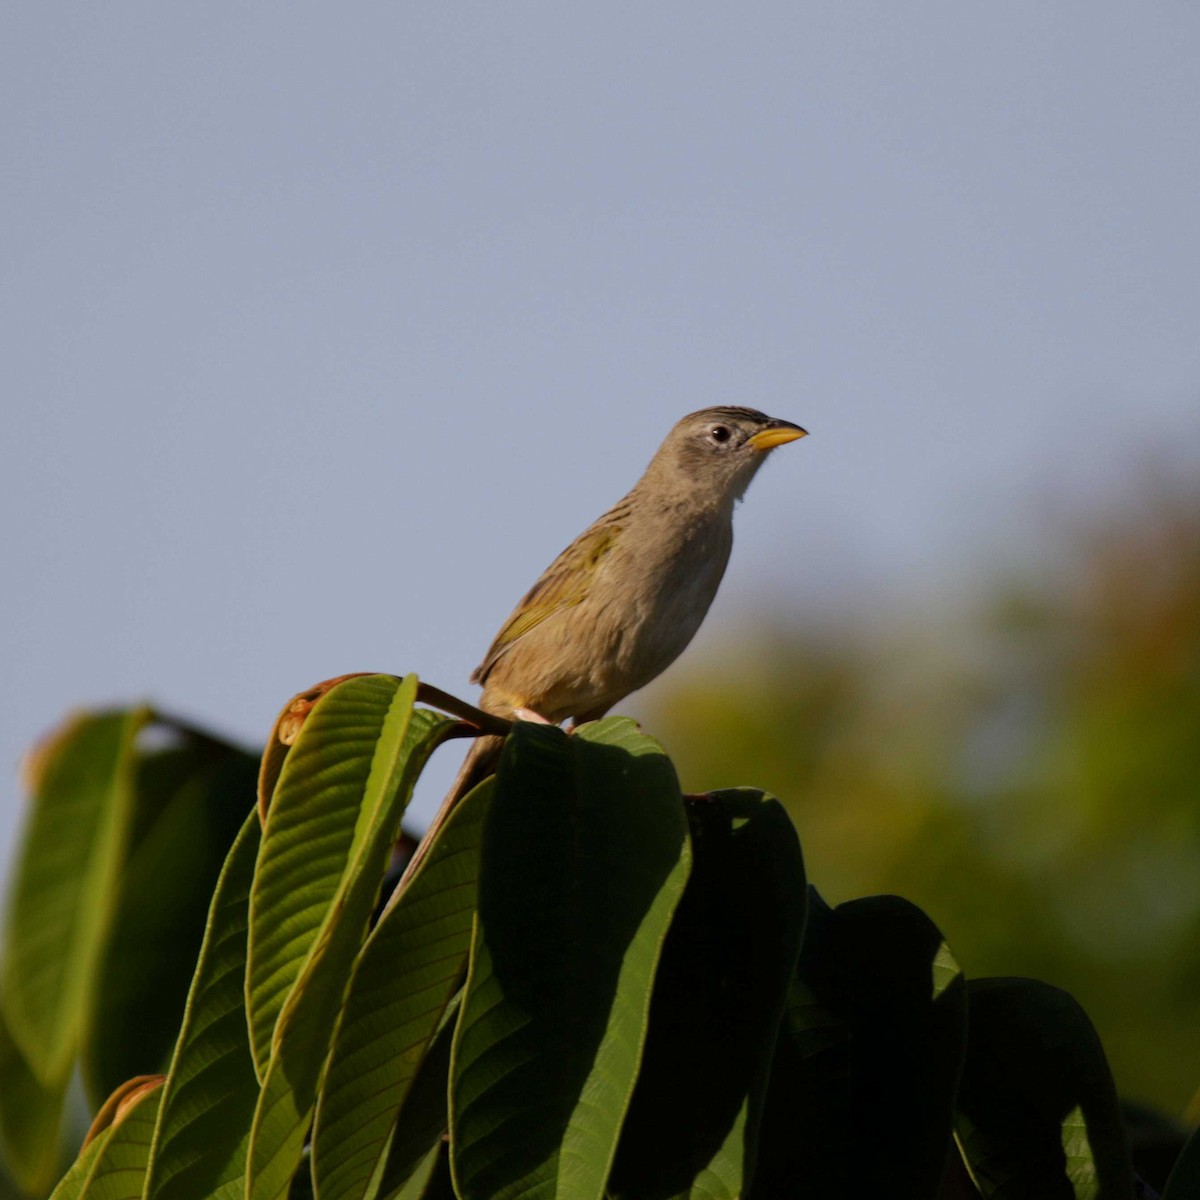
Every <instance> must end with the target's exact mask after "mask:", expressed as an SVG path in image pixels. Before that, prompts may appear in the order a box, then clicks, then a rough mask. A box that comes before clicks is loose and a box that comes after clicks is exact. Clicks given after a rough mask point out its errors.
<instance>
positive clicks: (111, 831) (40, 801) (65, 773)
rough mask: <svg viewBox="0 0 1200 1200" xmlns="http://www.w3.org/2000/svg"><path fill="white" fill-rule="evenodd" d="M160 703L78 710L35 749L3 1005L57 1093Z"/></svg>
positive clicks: (0, 996)
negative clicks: (141, 746)
mask: <svg viewBox="0 0 1200 1200" xmlns="http://www.w3.org/2000/svg"><path fill="white" fill-rule="evenodd" d="M149 719H150V711H149V709H146V708H136V709H131V710H128V711H121V712H109V713H99V714H95V715H85V716H81V717H78V718H77V719H75V720H74V721H71V722H70V723H68V724H67V725H66V726H65V727H64V728H63V729H62V730H60V731H59V732H58V733H57V734H55V735H54V737H53V738H52V739H51V741H49V742H48V743H47V744H46V745H44V746H42V747H41V748H39V750H38V751H36V752H35V758H34V763H35V771H36V779H35V783H34V798H33V808H32V811H31V813H30V815H29V820H28V824H27V827H26V830H25V836H24V844H23V847H22V851H21V854H20V857H19V858H18V859H17V864H16V878H15V882H14V884H13V890H12V894H11V896H10V899H9V906H8V912H7V921H6V925H5V936H4V944H5V947H6V955H5V959H4V964H3V968H2V969H0V1003H2V1004H3V1007H4V1012H5V1017H6V1019H7V1022H8V1027H9V1031H10V1032H11V1034H12V1037H13V1039H14V1041H15V1042H16V1044H17V1045H18V1046H19V1047H20V1049H21V1053H22V1055H23V1057H24V1059H25V1061H26V1062H27V1063H28V1064H29V1067H30V1069H31V1070H32V1071H33V1073H34V1074H35V1075H36V1076H37V1077H38V1078H39V1079H40V1080H41V1081H42V1083H43V1084H44V1085H45V1086H46V1087H47V1089H48V1090H49V1091H54V1090H55V1089H56V1088H57V1087H58V1086H60V1085H61V1083H62V1082H63V1081H64V1080H65V1078H66V1076H67V1074H68V1073H69V1072H70V1069H71V1063H72V1061H73V1060H74V1057H75V1054H76V1051H77V1049H78V1045H79V1038H80V1035H81V1031H82V1025H83V1020H84V1014H85V1012H86V1005H87V1001H88V998H89V996H90V995H91V994H92V988H93V984H94V979H95V973H96V966H97V961H98V958H99V954H100V951H101V948H102V946H103V944H104V939H105V936H106V934H107V931H108V928H109V922H110V920H111V916H112V911H113V905H114V902H115V899H116V884H117V880H118V877H119V871H120V867H121V863H122V860H123V858H124V854H125V844H126V837H127V833H128V826H129V820H130V815H131V811H132V798H133V786H132V777H131V776H132V762H133V744H134V739H135V738H136V737H137V734H138V731H139V730H140V729H141V728H142V727H143V726H144V725H145V724H146V722H147V721H149Z"/></svg>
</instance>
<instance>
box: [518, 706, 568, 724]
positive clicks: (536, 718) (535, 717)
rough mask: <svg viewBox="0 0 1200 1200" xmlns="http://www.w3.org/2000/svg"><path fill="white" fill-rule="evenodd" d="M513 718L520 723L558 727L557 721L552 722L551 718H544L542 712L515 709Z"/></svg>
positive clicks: (530, 709)
mask: <svg viewBox="0 0 1200 1200" xmlns="http://www.w3.org/2000/svg"><path fill="white" fill-rule="evenodd" d="M513 716H514V717H516V718H517V720H518V721H532V722H533V724H534V725H557V724H558V722H557V721H551V720H550V718H549V717H543V716H542V714H541V713H540V712H534V711H533V709H532V708H514V709H513Z"/></svg>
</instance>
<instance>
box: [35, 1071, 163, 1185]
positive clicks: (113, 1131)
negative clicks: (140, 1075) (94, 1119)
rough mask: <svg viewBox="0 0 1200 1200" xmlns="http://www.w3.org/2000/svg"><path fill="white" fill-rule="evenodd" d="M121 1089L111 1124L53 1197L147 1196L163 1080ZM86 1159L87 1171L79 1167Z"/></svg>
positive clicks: (84, 1153) (90, 1147)
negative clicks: (144, 1192)
mask: <svg viewBox="0 0 1200 1200" xmlns="http://www.w3.org/2000/svg"><path fill="white" fill-rule="evenodd" d="M121 1092H122V1095H121V1097H120V1103H119V1104H115V1105H114V1106H113V1118H112V1121H111V1123H110V1124H108V1125H106V1126H105V1127H104V1128H103V1129H102V1130H101V1131H99V1132H98V1133H97V1135H96V1137H95V1138H94V1140H93V1141H92V1142H91V1143H90V1144H89V1145H88V1146H87V1147H85V1149H84V1151H83V1154H82V1155H81V1157H80V1162H79V1163H77V1164H76V1169H73V1170H72V1171H70V1172H68V1174H67V1176H66V1178H64V1180H63V1182H62V1183H61V1184H60V1185H59V1187H58V1188H57V1189H55V1192H54V1200H132V1198H133V1197H137V1196H140V1195H141V1194H142V1185H143V1183H144V1181H145V1177H146V1163H147V1161H148V1160H149V1155H150V1141H151V1138H152V1137H153V1134H154V1123H155V1119H156V1117H157V1116H158V1107H159V1102H160V1100H161V1098H162V1080H161V1078H155V1079H154V1080H147V1081H144V1082H141V1083H139V1084H138V1085H137V1086H135V1087H126V1088H122V1089H121ZM84 1163H86V1164H87V1165H86V1169H85V1170H81V1169H79V1168H82V1167H83V1165H84ZM76 1187H77V1188H78V1190H75V1189H76Z"/></svg>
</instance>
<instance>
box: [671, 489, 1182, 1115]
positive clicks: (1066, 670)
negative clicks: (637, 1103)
mask: <svg viewBox="0 0 1200 1200" xmlns="http://www.w3.org/2000/svg"><path fill="white" fill-rule="evenodd" d="M1052 536H1053V535H1052ZM1057 542H1058V546H1059V549H1058V553H1057V554H1056V555H1055V557H1054V560H1053V561H1055V562H1056V563H1057V564H1058V567H1057V569H1056V570H1054V571H1053V572H1051V573H1050V574H1049V576H1048V575H1047V573H1046V572H1045V571H1044V570H1041V571H1039V573H1038V576H1037V581H1036V582H1032V581H1030V580H1028V579H1024V580H1022V579H1017V580H1015V581H1014V580H1012V579H1008V578H1001V579H999V580H994V581H993V582H992V584H991V585H990V586H988V585H987V584H986V583H984V584H982V585H981V586H980V587H979V589H978V591H977V592H976V594H975V596H974V598H973V600H972V602H971V603H970V604H962V605H960V607H959V609H958V610H957V611H951V610H949V609H948V608H947V607H946V606H945V605H941V606H938V607H930V608H928V609H926V610H925V611H921V612H919V613H915V614H914V613H912V612H905V611H895V608H893V609H891V610H889V602H888V598H887V597H886V596H880V597H878V598H877V599H876V601H875V602H874V604H873V608H872V611H871V613H870V616H869V619H863V617H862V613H861V606H859V607H858V609H857V610H856V615H850V614H849V613H848V614H847V615H845V616H843V617H841V618H838V619H835V620H834V621H832V622H826V623H824V624H821V625H819V626H805V624H804V623H803V621H802V620H801V621H799V622H798V623H795V624H779V623H776V624H773V625H769V626H764V627H761V628H762V632H761V633H760V634H759V635H758V637H757V639H756V640H755V641H752V642H751V643H750V644H749V645H747V646H741V647H737V648H736V658H731V659H729V660H728V662H726V663H725V664H724V665H722V664H716V663H712V662H710V663H708V664H705V663H703V662H702V663H700V664H699V665H693V666H692V667H691V668H690V669H689V668H688V667H687V666H686V665H685V666H683V667H682V668H681V669H680V670H677V671H676V672H674V673H673V674H672V675H671V676H670V677H668V681H667V686H666V690H665V691H662V692H660V693H659V695H660V697H662V698H661V699H660V700H659V703H658V706H657V707H656V709H655V711H654V712H653V714H652V715H651V716H650V719H649V723H650V725H651V727H653V728H654V729H655V730H656V732H657V733H658V734H659V736H660V737H661V738H662V740H663V742H664V744H665V745H666V747H667V749H668V751H669V752H670V753H671V755H672V757H673V758H674V760H675V762H676V764H677V765H678V767H679V769H680V771H681V774H682V778H683V784H684V787H685V789H686V788H699V787H701V786H703V787H704V788H711V787H719V786H723V785H724V784H726V783H733V782H741V781H744V780H746V779H753V780H754V781H755V783H757V784H759V785H761V786H762V787H764V788H767V789H769V790H771V791H773V792H775V793H776V794H777V795H779V796H780V797H781V798H782V799H783V800H784V801H785V803H786V804H787V805H788V806H789V811H790V812H791V815H792V817H793V819H794V821H795V823H796V825H797V827H798V829H799V832H800V836H801V839H802V840H803V842H804V846H805V850H806V858H807V860H808V862H809V864H810V868H811V875H812V878H813V881H814V883H815V884H816V885H817V886H818V887H819V888H820V889H821V891H822V892H823V893H825V894H826V895H828V896H829V897H830V898H831V899H832V900H834V901H837V900H843V899H847V898H849V897H852V896H858V895H863V894H869V893H872V892H896V893H899V894H901V895H904V896H907V897H908V898H910V899H911V900H913V901H914V902H916V903H917V904H919V905H920V906H921V907H922V908H924V909H925V910H926V911H927V912H929V914H930V915H931V916H932V917H933V919H934V920H935V921H937V922H938V923H939V924H940V925H941V926H942V927H943V928H946V929H950V930H953V941H954V948H955V952H956V954H957V956H958V958H959V961H960V962H961V963H962V965H963V967H964V969H965V970H966V972H967V974H968V975H969V976H980V975H987V974H991V973H1004V974H1024V975H1030V976H1033V977H1036V978H1039V979H1043V980H1046V981H1048V982H1050V983H1053V984H1057V985H1059V986H1061V987H1063V988H1065V989H1067V990H1068V991H1070V992H1071V993H1072V994H1073V995H1074V996H1076V997H1077V998H1078V999H1079V1001H1080V1002H1081V1003H1082V1004H1083V1006H1084V1007H1085V1008H1086V1010H1087V1011H1088V1013H1089V1015H1090V1016H1091V1017H1092V1019H1093V1020H1094V1021H1095V1023H1096V1025H1097V1027H1098V1029H1099V1031H1100V1034H1101V1036H1102V1038H1103V1040H1104V1044H1105V1046H1106V1048H1107V1050H1108V1053H1109V1057H1110V1059H1111V1061H1112V1064H1113V1067H1114V1071H1115V1074H1116V1079H1117V1083H1118V1086H1119V1088H1120V1089H1121V1091H1122V1093H1123V1094H1125V1095H1127V1096H1130V1097H1140V1098H1143V1099H1145V1100H1148V1101H1151V1102H1154V1103H1156V1104H1160V1105H1164V1106H1166V1107H1167V1108H1168V1109H1169V1110H1171V1111H1175V1112H1179V1111H1181V1110H1182V1109H1184V1107H1185V1106H1186V1105H1187V1104H1188V1102H1189V1099H1190V1098H1191V1097H1192V1093H1193V1091H1194V1089H1195V1077H1196V1063H1197V1062H1198V1061H1200V1021H1197V1019H1196V1014H1197V1012H1200V490H1197V489H1195V488H1191V487H1173V488H1172V487H1165V486H1159V487H1156V488H1154V489H1153V490H1152V491H1151V490H1148V489H1147V490H1143V491H1142V492H1141V493H1139V494H1138V496H1137V497H1136V498H1135V499H1133V500H1131V501H1130V502H1128V503H1126V504H1125V505H1123V506H1122V508H1121V511H1120V512H1119V513H1118V514H1112V513H1110V514H1108V515H1107V516H1105V517H1104V518H1103V519H1096V518H1094V517H1093V519H1092V521H1091V523H1090V524H1086V526H1085V527H1083V528H1063V529H1060V530H1059V531H1058V534H1057ZM734 663H737V664H738V665H737V666H736V667H735V666H734V665H733V664H734ZM672 685H673V686H672ZM1190 1115H1191V1116H1192V1117H1193V1118H1195V1117H1196V1116H1200V1113H1197V1112H1195V1111H1193V1112H1192V1113H1191V1114H1190Z"/></svg>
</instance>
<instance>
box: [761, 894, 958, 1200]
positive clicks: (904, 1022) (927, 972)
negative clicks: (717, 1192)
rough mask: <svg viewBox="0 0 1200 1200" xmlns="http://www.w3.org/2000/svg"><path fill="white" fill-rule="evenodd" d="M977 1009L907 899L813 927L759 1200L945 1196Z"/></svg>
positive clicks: (781, 1047) (812, 911) (793, 1001)
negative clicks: (970, 1011)
mask: <svg viewBox="0 0 1200 1200" xmlns="http://www.w3.org/2000/svg"><path fill="white" fill-rule="evenodd" d="M965 1024H966V1007H965V994H964V989H963V985H962V977H961V974H960V973H959V970H958V966H957V964H956V963H955V962H954V960H953V958H952V957H951V955H950V952H949V950H948V949H947V948H946V946H945V943H944V942H943V941H942V937H941V934H940V933H939V932H938V930H937V928H936V926H934V924H933V923H932V922H931V921H930V920H929V918H928V917H926V916H925V914H924V913H922V912H921V910H920V909H918V908H916V907H915V906H914V905H912V904H909V903H908V901H906V900H902V899H900V898H899V897H897V896H874V897H869V898H866V899H863V900H855V901H851V902H850V903H848V904H843V905H840V906H839V907H838V908H837V909H834V910H832V911H830V910H829V908H828V907H827V906H826V905H825V904H824V903H823V902H821V901H820V899H819V897H817V896H816V895H815V893H810V904H809V921H808V928H807V930H806V933H805V941H804V947H803V950H802V952H801V956H800V963H799V966H798V970H797V974H796V978H795V981H794V983H793V986H792V990H791V994H790V996H789V1000H788V1009H787V1014H786V1017H785V1021H784V1026H783V1030H782V1031H781V1036H780V1039H779V1043H778V1046H777V1050H776V1061H775V1067H774V1070H773V1073H772V1078H771V1085H770V1089H769V1091H768V1097H767V1112H766V1115H765V1118H764V1125H763V1134H762V1140H761V1145H760V1152H759V1159H758V1169H757V1171H756V1174H755V1179H754V1185H753V1188H752V1195H753V1196H755V1197H758V1198H759V1200H764V1198H770V1197H774V1196H781V1195H786V1196H797V1197H810V1196H811V1197H821V1198H822V1200H823V1198H824V1197H827V1196H834V1195H842V1194H845V1195H864V1196H866V1195H871V1196H874V1195H880V1196H884V1195H886V1196H888V1197H889V1198H896V1200H900V1198H901V1197H913V1200H916V1198H918V1197H921V1198H924V1197H927V1196H929V1195H931V1194H933V1193H934V1192H935V1191H936V1189H937V1187H938V1185H939V1183H940V1182H941V1179H942V1176H943V1174H944V1172H945V1168H946V1163H947V1159H948V1154H949V1149H950V1146H951V1126H952V1113H953V1099H954V1091H955V1085H956V1082H957V1079H958V1075H959V1071H960V1068H961V1063H962V1056H963V1052H964V1044H965Z"/></svg>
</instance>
